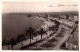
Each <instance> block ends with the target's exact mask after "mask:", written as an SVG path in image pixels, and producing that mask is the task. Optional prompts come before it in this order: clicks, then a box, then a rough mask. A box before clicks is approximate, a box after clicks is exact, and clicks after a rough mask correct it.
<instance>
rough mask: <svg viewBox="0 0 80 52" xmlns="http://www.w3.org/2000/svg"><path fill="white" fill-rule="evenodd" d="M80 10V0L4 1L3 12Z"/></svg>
mask: <svg viewBox="0 0 80 52" xmlns="http://www.w3.org/2000/svg"><path fill="white" fill-rule="evenodd" d="M64 11H67V12H68V11H78V2H3V3H2V13H17V12H64Z"/></svg>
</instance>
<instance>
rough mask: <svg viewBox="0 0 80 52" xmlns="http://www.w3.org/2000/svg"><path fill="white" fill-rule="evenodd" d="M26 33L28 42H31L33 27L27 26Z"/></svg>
mask: <svg viewBox="0 0 80 52" xmlns="http://www.w3.org/2000/svg"><path fill="white" fill-rule="evenodd" d="M25 32H26V35H27V34H28V35H29V36H30V44H31V38H32V34H34V32H35V29H34V28H32V27H29V28H28V29H26V30H25Z"/></svg>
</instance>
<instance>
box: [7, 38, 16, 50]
mask: <svg viewBox="0 0 80 52" xmlns="http://www.w3.org/2000/svg"><path fill="white" fill-rule="evenodd" d="M6 45H10V46H11V48H12V50H13V47H14V45H16V41H15V39H13V38H11V39H10V40H9V41H8V42H7V43H6Z"/></svg>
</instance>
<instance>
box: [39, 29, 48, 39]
mask: <svg viewBox="0 0 80 52" xmlns="http://www.w3.org/2000/svg"><path fill="white" fill-rule="evenodd" d="M44 33H46V31H45V30H43V28H41V29H40V31H39V32H38V34H41V40H42V35H43V34H44Z"/></svg>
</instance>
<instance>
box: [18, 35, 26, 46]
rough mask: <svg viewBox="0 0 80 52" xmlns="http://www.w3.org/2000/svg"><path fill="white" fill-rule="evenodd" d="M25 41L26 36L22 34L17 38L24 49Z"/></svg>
mask: <svg viewBox="0 0 80 52" xmlns="http://www.w3.org/2000/svg"><path fill="white" fill-rule="evenodd" d="M23 40H26V37H25V35H24V34H20V35H18V36H17V42H21V46H22V47H23Z"/></svg>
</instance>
